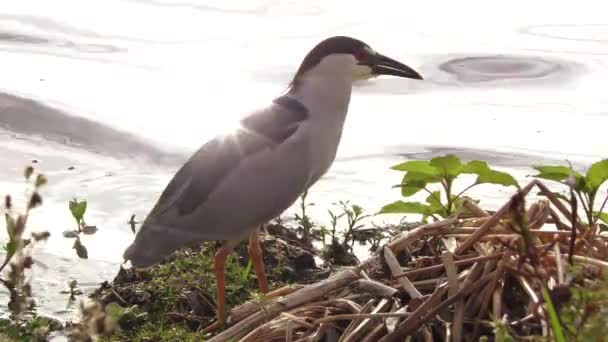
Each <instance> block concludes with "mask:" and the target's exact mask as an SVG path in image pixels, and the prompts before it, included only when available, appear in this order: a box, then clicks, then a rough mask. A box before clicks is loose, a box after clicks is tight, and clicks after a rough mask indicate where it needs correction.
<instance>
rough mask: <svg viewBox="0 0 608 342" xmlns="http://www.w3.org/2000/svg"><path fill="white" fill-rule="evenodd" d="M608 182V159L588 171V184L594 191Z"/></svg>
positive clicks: (592, 166)
mask: <svg viewBox="0 0 608 342" xmlns="http://www.w3.org/2000/svg"><path fill="white" fill-rule="evenodd" d="M606 180H608V159H604V160H602V161H599V162H597V163H595V164H593V165H591V167H590V168H589V170H587V182H588V184H589V186H590V187H591V188H592V189H597V188H599V187H600V186H601V185H602V183H604V182H605V181H606Z"/></svg>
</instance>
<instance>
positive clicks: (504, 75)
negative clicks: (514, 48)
mask: <svg viewBox="0 0 608 342" xmlns="http://www.w3.org/2000/svg"><path fill="white" fill-rule="evenodd" d="M439 68H440V69H441V70H444V71H446V72H448V73H451V74H454V75H455V76H456V77H457V79H458V80H459V81H462V82H473V83H474V82H485V81H495V80H506V79H519V80H524V79H525V80H531V79H544V80H546V78H548V77H550V76H555V74H558V73H565V72H569V71H570V69H568V68H567V67H566V66H565V64H564V63H559V62H555V61H550V60H548V59H544V58H534V57H527V56H480V57H464V58H457V59H452V60H449V61H447V62H444V63H442V64H441V65H439Z"/></svg>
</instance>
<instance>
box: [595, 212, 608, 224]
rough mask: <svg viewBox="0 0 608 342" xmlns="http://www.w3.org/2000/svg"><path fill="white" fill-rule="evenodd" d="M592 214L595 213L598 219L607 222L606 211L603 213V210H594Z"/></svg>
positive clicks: (607, 214)
mask: <svg viewBox="0 0 608 342" xmlns="http://www.w3.org/2000/svg"><path fill="white" fill-rule="evenodd" d="M593 215H595V216H597V217H599V219H600V220H601V221H602V222H604V223H606V224H608V213H604V212H602V213H600V212H597V211H596V212H594V213H593Z"/></svg>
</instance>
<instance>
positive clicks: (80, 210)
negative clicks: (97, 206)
mask: <svg viewBox="0 0 608 342" xmlns="http://www.w3.org/2000/svg"><path fill="white" fill-rule="evenodd" d="M70 211H71V212H72V216H73V217H74V218H75V219H76V221H78V223H80V221H82V218H83V217H84V213H85V212H86V211H87V201H82V202H78V200H73V201H70Z"/></svg>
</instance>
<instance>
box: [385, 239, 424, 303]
mask: <svg viewBox="0 0 608 342" xmlns="http://www.w3.org/2000/svg"><path fill="white" fill-rule="evenodd" d="M384 259H385V260H386V263H387V264H388V267H389V268H390V270H391V273H392V274H393V277H394V278H396V279H397V280H398V281H399V284H400V285H401V287H403V289H404V290H405V291H406V292H407V294H408V295H409V296H410V297H412V298H420V297H422V294H421V293H420V291H418V289H416V287H415V286H414V284H412V282H411V281H410V280H409V279H408V278H407V276H404V275H403V271H402V270H401V266H400V265H399V261H397V257H395V254H393V252H392V251H391V250H390V248H388V247H386V246H385V247H384Z"/></svg>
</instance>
